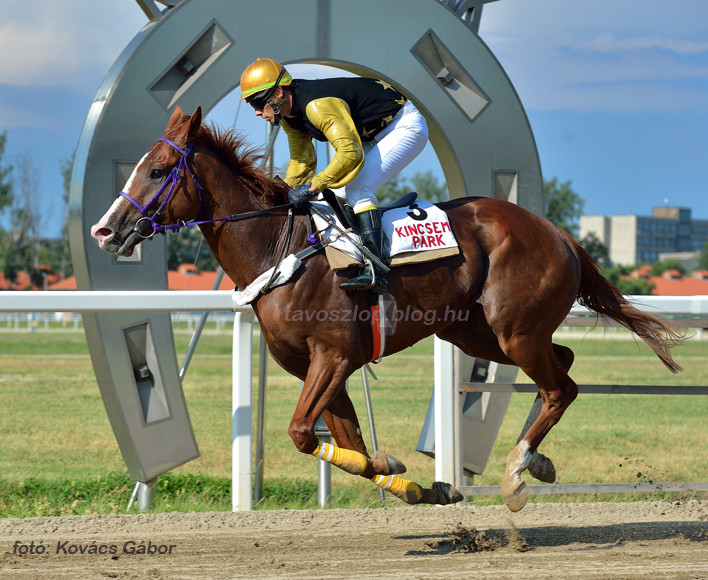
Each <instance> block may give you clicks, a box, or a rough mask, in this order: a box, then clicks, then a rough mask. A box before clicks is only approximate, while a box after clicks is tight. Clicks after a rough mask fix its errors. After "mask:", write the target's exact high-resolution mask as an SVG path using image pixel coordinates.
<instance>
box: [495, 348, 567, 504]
mask: <svg viewBox="0 0 708 580" xmlns="http://www.w3.org/2000/svg"><path fill="white" fill-rule="evenodd" d="M500 342H501V341H500ZM539 344H543V341H541V342H539V339H538V338H537V337H536V338H534V337H532V336H529V335H527V334H516V335H513V336H512V337H511V338H510V339H508V340H507V341H505V342H504V343H503V344H502V348H503V349H504V351H505V352H507V353H508V355H509V356H510V357H511V358H512V359H513V360H515V361H516V363H517V364H518V365H519V367H520V368H521V369H522V370H523V371H524V372H525V373H526V374H527V375H528V376H529V377H530V378H531V380H533V381H534V382H535V383H536V386H537V387H538V389H539V393H540V397H541V409H540V413H539V415H538V417H536V419H535V420H534V421H533V422H532V423H531V425H530V426H529V427H528V430H527V431H526V433H525V434H524V435H523V436H522V437H521V439H520V440H519V443H518V444H517V446H516V447H515V448H514V449H513V450H512V452H511V453H510V454H509V455H508V457H507V465H506V470H505V472H504V476H503V478H502V498H503V499H504V503H506V505H507V507H508V508H509V509H510V510H511V511H519V510H520V509H521V508H523V507H524V505H525V504H526V501H527V499H528V489H527V487H526V484H525V483H524V481H523V480H522V479H521V473H522V472H523V471H524V469H527V468H528V467H529V466H530V464H531V462H532V459H533V458H534V454H535V453H536V450H537V449H538V446H539V445H540V443H541V441H543V439H544V437H545V436H546V435H547V434H548V432H549V431H550V430H551V428H552V427H553V426H554V425H555V424H556V423H558V421H559V420H560V418H561V417H562V415H563V413H564V412H565V410H566V409H567V408H568V406H569V405H570V404H571V403H572V402H573V401H574V400H575V397H576V396H577V394H578V387H577V385H576V384H575V383H574V382H573V380H572V379H571V378H570V377H569V376H568V373H567V370H566V368H564V367H565V366H567V367H569V366H570V363H572V358H570V359H567V358H566V357H565V356H564V355H565V354H567V353H566V351H565V350H563V349H564V348H565V347H560V349H558V348H557V347H556V345H552V344H550V340H549V341H548V342H547V343H546V344H548V346H547V347H545V348H544V347H542V346H539ZM568 350H569V349H568ZM558 355H560V356H558ZM559 359H560V360H559ZM563 359H565V360H563ZM561 360H563V362H561ZM563 363H565V364H563ZM535 467H536V466H535Z"/></svg>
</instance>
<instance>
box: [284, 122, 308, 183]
mask: <svg viewBox="0 0 708 580" xmlns="http://www.w3.org/2000/svg"><path fill="white" fill-rule="evenodd" d="M280 125H281V126H282V127H283V131H285V134H286V135H287V136H288V147H289V148H290V161H289V162H288V171H287V173H286V175H285V182H286V183H287V184H288V185H289V186H290V187H297V186H298V185H301V184H303V183H309V182H310V181H312V178H313V177H314V175H315V171H316V169H317V152H316V151H315V147H314V145H313V144H312V137H310V136H309V135H308V134H307V133H303V132H302V131H298V130H297V129H293V128H292V127H291V126H290V125H288V123H287V121H285V120H284V119H283V120H282V121H281V122H280Z"/></svg>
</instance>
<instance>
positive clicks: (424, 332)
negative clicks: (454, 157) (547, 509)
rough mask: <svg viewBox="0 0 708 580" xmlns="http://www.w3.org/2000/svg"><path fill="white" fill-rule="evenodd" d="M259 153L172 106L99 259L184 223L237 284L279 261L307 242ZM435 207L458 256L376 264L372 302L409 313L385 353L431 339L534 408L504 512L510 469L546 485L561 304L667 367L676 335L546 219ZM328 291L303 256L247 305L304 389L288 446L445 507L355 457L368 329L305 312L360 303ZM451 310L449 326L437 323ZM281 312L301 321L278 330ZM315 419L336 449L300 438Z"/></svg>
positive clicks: (318, 267)
mask: <svg viewBox="0 0 708 580" xmlns="http://www.w3.org/2000/svg"><path fill="white" fill-rule="evenodd" d="M260 159H261V157H260V155H259V154H257V153H256V151H255V150H253V149H250V148H248V147H246V146H245V145H244V143H243V140H242V139H241V138H240V137H239V136H237V135H236V134H235V133H234V132H232V131H220V130H219V129H217V128H215V127H207V126H203V125H202V112H201V108H197V110H196V111H195V112H194V114H192V115H184V114H183V113H182V110H181V109H180V108H179V107H177V108H176V110H175V112H174V113H173V115H172V117H171V119H170V121H169V124H168V126H167V129H166V131H165V134H164V138H163V139H160V140H158V141H157V142H156V143H155V145H153V146H152V148H151V149H150V150H149V151H148V152H147V153H146V154H145V156H144V157H143V158H142V159H141V160H140V161H139V162H138V164H137V166H136V167H135V170H134V172H133V174H132V175H131V177H130V179H129V180H128V182H127V184H126V187H125V190H124V191H123V192H121V194H120V195H119V196H118V198H117V199H116V201H115V202H114V203H113V205H112V206H111V207H110V209H108V211H107V212H106V214H105V215H104V216H103V217H102V218H101V219H100V221H99V222H98V223H97V224H96V225H94V226H93V227H92V228H91V235H92V236H93V237H94V238H95V239H96V240H97V241H98V243H99V245H100V247H101V248H102V249H104V250H105V251H107V252H110V253H112V254H118V255H121V256H130V255H131V254H132V252H133V250H134V249H135V247H136V246H137V245H138V244H139V243H140V242H142V241H143V240H144V239H147V238H149V237H151V236H152V235H154V233H155V232H157V231H163V232H164V230H165V229H178V228H179V227H181V226H183V225H185V224H198V225H199V227H200V229H201V231H202V233H203V235H204V237H205V239H206V241H207V243H208V244H209V247H210V249H211V251H212V252H213V254H214V256H215V257H216V259H217V260H218V262H219V264H220V265H221V267H222V268H223V269H224V271H225V272H226V274H228V276H229V277H230V278H231V279H232V280H233V281H234V282H235V284H236V285H237V287H238V288H240V289H244V288H246V287H247V286H248V285H249V284H250V283H251V282H253V281H254V280H255V279H256V278H257V277H258V276H260V275H261V274H263V273H264V272H266V271H268V270H269V269H270V268H273V267H274V266H276V265H278V264H279V263H280V259H281V258H282V257H283V256H284V255H286V254H289V253H294V252H299V251H301V250H303V249H304V248H306V247H308V242H307V241H306V238H307V236H308V224H307V223H306V222H307V221H308V220H310V217H309V216H308V215H307V214H306V213H304V212H295V215H294V216H288V208H289V207H290V206H289V204H288V198H287V191H288V187H287V185H286V184H285V183H284V182H282V181H280V180H278V179H274V178H270V177H269V176H268V175H266V173H265V172H264V171H263V170H262V169H261V168H260V167H258V166H257V165H256V164H257V163H258V161H260ZM440 207H441V208H442V209H444V210H445V212H446V213H447V215H448V218H449V220H450V224H451V228H452V231H453V232H454V235H455V237H456V238H457V242H458V244H459V247H460V253H459V254H458V255H456V256H452V257H446V258H442V259H440V260H437V261H433V262H428V263H423V264H415V265H408V266H400V267H396V268H393V269H391V271H390V272H389V285H390V295H389V296H387V299H388V300H390V301H392V303H393V304H394V307H395V308H396V310H397V311H407V312H410V313H411V316H407V317H405V319H403V320H397V321H396V327H395V330H394V332H393V334H392V335H390V336H389V338H388V345H387V350H386V353H385V354H386V355H391V354H394V353H396V352H398V351H401V350H403V349H405V348H407V347H409V346H411V345H413V344H415V343H416V342H418V341H419V340H421V339H423V338H425V337H427V336H430V335H432V334H435V335H437V336H438V337H440V338H441V339H443V340H447V341H449V342H451V343H452V344H454V345H456V346H457V347H459V348H460V349H462V351H463V352H465V353H467V354H468V355H471V356H474V357H480V358H483V359H486V360H491V361H496V362H498V363H502V364H507V365H516V366H518V367H519V368H520V369H522V370H523V371H524V372H525V373H526V374H527V375H528V376H529V377H530V378H531V379H532V380H533V381H534V382H535V383H536V385H537V387H538V390H539V396H540V399H541V401H542V405H541V410H540V414H539V415H538V416H537V417H536V419H535V421H533V422H532V424H531V425H530V426H529V428H528V429H527V430H526V432H525V434H523V436H522V437H521V439H520V440H519V443H518V444H517V445H516V447H515V448H514V449H513V450H512V451H511V453H510V454H509V456H508V458H507V465H506V470H505V473H504V476H503V479H502V497H503V498H504V501H505V503H506V505H507V506H508V507H509V509H511V510H513V511H518V510H520V509H521V508H522V507H523V506H524V504H525V503H526V500H527V498H528V489H527V487H526V484H525V483H524V481H523V480H522V478H521V473H522V472H523V471H524V470H526V469H529V471H530V473H531V474H532V475H534V476H535V477H537V478H539V479H541V480H543V481H553V480H554V478H555V470H554V468H553V465H552V463H551V461H550V460H549V459H548V458H546V457H544V456H543V455H541V454H540V453H539V452H538V451H537V449H538V446H539V444H540V443H541V441H543V439H544V437H545V436H546V435H547V434H548V432H549V431H550V430H551V428H552V427H553V426H554V425H555V424H556V423H557V422H558V421H559V420H560V418H561V416H562V415H563V412H564V411H565V410H566V409H567V408H568V405H570V403H572V402H573V400H574V399H575V397H576V396H577V394H578V389H577V386H576V384H575V383H574V382H573V380H572V379H571V378H570V377H569V376H568V370H569V369H570V366H571V364H572V363H573V358H574V355H573V352H572V351H571V350H570V349H569V348H567V347H565V346H561V345H558V344H554V343H553V341H552V338H553V332H554V331H555V330H556V328H557V327H558V326H559V325H560V324H561V323H562V322H563V320H564V318H565V317H566V315H567V314H568V312H569V310H570V308H571V306H572V305H573V303H574V301H575V300H576V299H577V300H578V301H579V303H581V304H584V305H586V306H587V307H589V308H590V309H591V310H593V311H595V312H597V313H600V314H602V315H605V316H609V317H610V318H612V319H614V320H616V321H617V322H618V323H620V324H622V325H623V326H625V327H627V328H628V329H630V330H631V331H633V332H634V333H636V334H637V335H638V336H639V337H640V338H642V340H644V341H645V342H646V343H647V344H648V345H649V346H650V347H651V349H652V350H653V351H654V352H655V353H656V355H657V356H658V357H659V359H660V360H661V361H662V362H663V363H664V365H666V366H667V367H668V368H669V370H671V371H673V372H677V371H678V370H680V367H679V366H678V365H677V364H676V363H675V362H674V360H673V359H672V357H671V353H670V348H671V347H672V346H673V345H674V344H676V343H677V342H679V341H680V340H681V337H679V336H678V335H677V334H675V333H674V332H673V331H672V330H671V329H670V328H669V327H668V326H667V325H666V324H665V323H664V322H662V321H661V320H659V319H658V318H656V317H654V316H651V315H649V314H646V313H643V312H641V311H639V310H638V309H636V308H634V307H633V306H631V305H630V304H628V303H627V301H626V300H625V298H624V297H623V295H622V294H621V292H620V291H619V290H618V289H617V288H616V287H615V286H613V285H612V284H610V282H608V281H607V280H606V279H605V278H603V277H602V276H601V275H600V274H599V272H598V269H597V267H596V265H595V264H594V262H593V260H592V258H591V257H590V256H589V255H588V253H587V252H586V251H585V250H584V249H583V248H582V247H581V246H580V245H579V244H578V243H577V242H575V241H574V240H573V239H572V238H571V237H570V236H568V235H566V234H565V233H564V232H562V231H561V230H560V229H558V228H557V227H556V226H555V225H553V224H552V223H551V222H549V221H547V220H545V219H543V218H540V217H538V216H536V215H534V214H532V213H530V212H528V211H526V210H524V209H522V208H520V207H518V206H516V205H514V204H512V203H509V202H505V201H500V200H496V199H490V198H483V197H480V198H464V199H455V200H452V201H449V202H445V203H441V204H440ZM246 218H248V219H246ZM290 231H291V232H292V236H291V235H289V232H290ZM344 273H345V274H349V275H354V274H355V272H354V271H353V270H350V271H346V270H345V271H344ZM342 281H343V278H342V277H341V273H340V274H338V273H335V272H334V271H332V270H331V269H330V267H329V265H328V262H327V259H326V257H325V256H324V255H323V254H322V252H319V253H315V254H314V255H312V256H311V257H308V258H307V259H304V260H303V262H302V265H301V266H300V267H299V268H298V269H297V270H296V271H295V272H294V274H293V275H292V277H291V278H290V280H289V281H287V282H286V283H284V284H281V285H279V286H277V287H274V288H271V289H270V290H268V291H266V292H264V293H261V294H259V295H257V297H256V298H255V300H254V301H253V302H252V307H253V309H254V311H255V313H256V316H257V317H258V320H259V322H260V325H261V329H262V332H263V334H264V336H265V340H266V343H267V344H268V348H269V350H270V353H271V354H272V356H273V358H274V359H275V360H276V361H277V362H278V364H280V365H281V366H282V367H283V368H284V369H285V370H286V371H288V372H289V373H291V374H292V375H294V376H295V377H297V378H299V379H301V380H303V381H304V386H303V388H302V392H301V395H300V399H299V401H298V404H297V407H296V409H295V412H294V414H293V417H292V420H291V421H290V427H289V429H288V434H289V435H290V437H291V438H292V440H293V443H294V444H295V447H296V448H297V449H298V451H300V452H302V453H307V454H312V455H314V456H315V457H318V458H320V459H322V460H324V461H328V462H330V463H332V464H333V465H336V466H337V467H340V468H341V469H343V470H345V471H347V472H349V473H352V474H355V475H360V476H362V477H365V478H368V479H370V480H371V481H372V482H373V483H374V484H376V485H378V486H379V487H381V488H384V489H387V490H388V491H389V492H391V493H393V494H394V495H395V496H397V497H399V498H400V499H401V500H403V501H405V502H407V503H409V504H418V503H428V504H450V503H454V502H458V501H461V500H462V495H461V494H460V493H459V491H458V490H456V489H455V488H454V487H452V486H451V485H449V484H447V483H442V482H435V483H434V484H432V486H431V487H430V488H423V487H422V486H420V485H418V484H417V483H415V482H412V481H408V480H406V479H403V478H401V477H400V476H399V475H400V474H401V473H404V472H405V470H406V469H405V466H404V465H403V464H402V462H400V461H399V460H397V459H396V458H395V457H393V456H391V455H388V454H386V453H384V452H377V453H375V454H374V456H373V457H371V456H370V455H369V453H368V452H367V449H366V445H365V444H364V440H363V439H362V435H361V431H360V429H359V421H358V419H357V415H356V412H355V409H354V406H353V404H352V402H351V400H350V398H349V395H348V394H347V390H346V389H345V381H346V380H347V378H348V377H349V376H350V375H351V374H352V373H353V372H355V371H356V370H358V369H359V368H361V367H362V366H363V365H365V364H366V363H368V362H370V361H371V360H372V359H373V358H376V357H377V356H378V353H377V352H374V344H373V340H374V339H373V338H372V333H371V328H370V323H369V321H367V320H348V319H347V317H345V316H339V315H337V316H334V315H328V316H317V315H316V313H322V312H327V313H345V312H352V311H355V309H356V310H357V311H359V312H361V311H362V310H364V309H366V308H367V306H368V304H369V302H368V301H369V298H370V296H369V293H368V292H352V293H348V292H344V291H343V290H341V289H340V288H339V285H340V283H341V282H342ZM451 311H454V312H456V313H464V316H456V317H450V316H449V313H450V312H451ZM293 312H301V313H309V315H308V316H304V317H303V318H302V319H301V320H299V321H297V322H294V321H293V316H292V313H293ZM431 313H434V315H432V314H431ZM445 313H447V314H448V315H446V314H445ZM352 318H353V317H352ZM361 318H364V317H361ZM421 320H425V321H426V324H421V323H420V321H421ZM428 322H429V323H428ZM320 416H321V417H322V418H323V419H324V421H325V423H326V424H327V427H328V428H329V430H330V432H331V433H332V436H333V437H334V440H335V441H336V444H337V445H336V446H334V445H330V444H328V443H324V442H322V441H321V440H319V439H318V437H317V436H316V435H315V431H314V426H315V422H316V421H317V419H318V418H319V417H320Z"/></svg>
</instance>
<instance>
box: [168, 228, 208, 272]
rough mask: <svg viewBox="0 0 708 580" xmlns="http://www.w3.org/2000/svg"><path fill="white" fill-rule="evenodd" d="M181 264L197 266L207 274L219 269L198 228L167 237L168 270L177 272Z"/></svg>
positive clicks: (183, 230)
mask: <svg viewBox="0 0 708 580" xmlns="http://www.w3.org/2000/svg"><path fill="white" fill-rule="evenodd" d="M181 264H195V265H196V266H197V267H198V268H199V269H200V270H202V271H207V272H208V271H213V270H216V269H217V268H218V267H219V263H218V262H217V261H216V258H215V257H214V255H213V254H212V253H211V250H210V249H209V246H207V244H206V243H205V242H204V237H203V236H202V232H201V231H199V228H197V227H186V228H182V229H181V230H180V231H179V232H177V233H170V234H168V235H167V268H168V269H169V270H176V269H177V268H178V267H179V266H180V265H181Z"/></svg>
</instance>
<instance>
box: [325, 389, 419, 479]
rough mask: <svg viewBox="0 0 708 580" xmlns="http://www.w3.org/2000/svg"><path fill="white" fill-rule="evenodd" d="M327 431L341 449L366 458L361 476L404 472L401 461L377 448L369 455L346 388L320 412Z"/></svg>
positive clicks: (370, 476) (368, 477)
mask: <svg viewBox="0 0 708 580" xmlns="http://www.w3.org/2000/svg"><path fill="white" fill-rule="evenodd" d="M322 418H323V419H324V422H325V423H326V424H327V427H328V429H329V432H330V433H331V434H332V437H333V438H334V440H335V441H336V442H337V446H338V447H340V448H341V449H349V450H352V451H356V452H358V453H359V454H361V455H363V456H365V457H366V458H367V466H366V468H365V469H364V471H363V472H361V473H359V474H358V475H361V476H362V477H366V478H367V479H371V478H372V477H374V476H375V475H395V474H400V473H405V472H406V466H405V465H404V464H403V462H402V461H400V460H399V459H397V458H396V457H394V456H393V455H389V454H388V453H386V452H384V451H382V450H380V449H378V450H377V451H376V452H375V453H374V456H373V457H371V456H370V455H369V452H368V451H367V449H366V443H364V439H363V437H362V435H361V427H360V426H359V418H358V417H357V414H356V410H355V409H354V405H353V404H352V401H351V399H350V398H349V393H348V392H347V390H346V389H341V390H340V391H339V393H337V396H336V397H335V398H334V400H333V401H332V402H331V403H330V405H329V407H327V409H325V411H323V413H322Z"/></svg>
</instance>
